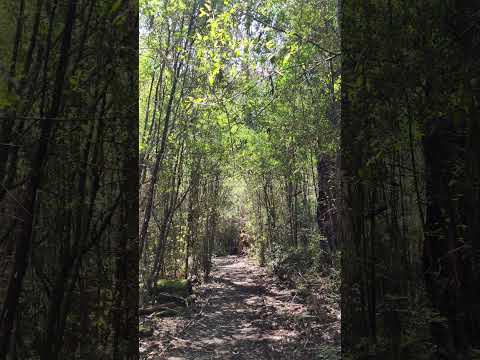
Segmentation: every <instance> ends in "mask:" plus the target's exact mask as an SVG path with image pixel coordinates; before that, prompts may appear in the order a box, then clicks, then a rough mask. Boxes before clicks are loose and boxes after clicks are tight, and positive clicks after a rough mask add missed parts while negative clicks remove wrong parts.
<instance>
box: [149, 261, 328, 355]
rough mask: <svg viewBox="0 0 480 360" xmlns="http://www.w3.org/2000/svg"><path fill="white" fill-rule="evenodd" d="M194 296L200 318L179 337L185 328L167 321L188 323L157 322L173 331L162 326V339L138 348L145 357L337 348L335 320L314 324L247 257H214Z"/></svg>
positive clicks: (309, 351) (319, 351) (286, 292)
mask: <svg viewBox="0 0 480 360" xmlns="http://www.w3.org/2000/svg"><path fill="white" fill-rule="evenodd" d="M199 294H200V297H201V299H202V300H203V301H206V300H207V299H208V303H206V304H204V307H203V309H202V313H201V314H200V316H196V315H195V314H192V315H191V317H192V319H191V320H190V322H191V326H189V327H188V329H187V330H185V331H183V332H181V333H180V334H178V335H175V333H177V331H178V330H179V329H181V327H182V326H184V324H180V325H179V324H178V323H177V324H172V323H175V322H178V321H180V322H183V323H185V322H186V321H188V319H160V320H158V321H159V324H157V326H158V327H162V325H165V326H166V328H168V327H169V326H170V328H171V329H172V331H170V332H168V331H167V332H166V333H165V327H164V328H163V332H161V331H160V332H157V333H156V335H154V337H158V336H163V338H164V339H156V341H155V340H153V341H152V339H149V340H148V342H147V341H146V343H145V344H142V345H141V346H144V348H143V349H142V348H141V351H142V350H143V351H142V353H143V354H144V357H143V358H144V359H166V360H191V359H192V360H193V359H195V360H197V359H198V360H203V359H225V360H229V359H231V360H237V359H238V360H240V359H258V360H263V359H335V358H336V357H332V356H329V357H325V355H321V354H322V352H323V353H325V352H326V351H332V349H333V350H334V349H336V348H335V344H334V340H333V339H334V338H337V340H338V334H332V332H333V333H335V332H338V326H336V325H338V324H335V319H333V320H332V321H331V322H329V323H327V324H319V323H318V319H316V318H315V317H313V316H308V309H307V308H306V306H305V305H303V304H300V303H297V302H295V297H294V296H293V295H292V291H291V290H289V289H285V288H282V287H281V285H280V284H277V283H276V282H275V281H274V280H273V278H272V277H271V276H269V275H268V274H267V272H266V270H265V269H264V268H261V267H259V266H256V265H255V264H254V263H253V261H251V260H249V259H247V258H243V257H235V256H229V257H223V258H217V259H215V261H214V271H213V273H212V279H211V281H210V282H209V283H208V284H204V285H203V286H202V287H201V288H200V289H199ZM197 315H198V314H197ZM162 323H164V324H162ZM332 324H333V325H332ZM172 325H173V326H172ZM157 334H158V335H157ZM160 334H161V335H160ZM337 347H338V346H337Z"/></svg>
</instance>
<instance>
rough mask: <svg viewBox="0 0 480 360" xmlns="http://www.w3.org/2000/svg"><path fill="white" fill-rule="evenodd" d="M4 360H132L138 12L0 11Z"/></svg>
mask: <svg viewBox="0 0 480 360" xmlns="http://www.w3.org/2000/svg"><path fill="white" fill-rule="evenodd" d="M0 34H1V38H0V224H1V226H0V359H43V360H54V359H137V358H138V319H137V307H138V239H137V237H138V2H137V1H136V0H102V1H97V0H31V1H27V0H4V1H2V5H1V6H0Z"/></svg>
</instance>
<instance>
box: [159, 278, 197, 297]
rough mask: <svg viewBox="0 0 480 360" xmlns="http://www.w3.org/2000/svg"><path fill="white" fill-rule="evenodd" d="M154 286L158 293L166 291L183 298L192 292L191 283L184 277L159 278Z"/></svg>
mask: <svg viewBox="0 0 480 360" xmlns="http://www.w3.org/2000/svg"><path fill="white" fill-rule="evenodd" d="M155 288H156V292H158V293H168V294H172V295H177V296H180V297H183V298H186V297H187V296H189V295H190V294H191V292H192V288H191V283H190V281H189V280H186V279H175V280H168V279H161V280H158V281H157V284H156V286H155Z"/></svg>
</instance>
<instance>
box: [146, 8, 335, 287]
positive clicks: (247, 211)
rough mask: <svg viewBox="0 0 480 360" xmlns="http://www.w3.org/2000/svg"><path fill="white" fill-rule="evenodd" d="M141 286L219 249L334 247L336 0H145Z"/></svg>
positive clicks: (268, 252) (198, 265) (203, 272)
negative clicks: (329, 0) (247, 0)
mask: <svg viewBox="0 0 480 360" xmlns="http://www.w3.org/2000/svg"><path fill="white" fill-rule="evenodd" d="M140 51H141V53H140V119H141V132H140V159H141V162H140V172H141V191H140V194H141V195H140V198H141V199H140V214H141V219H140V251H141V257H142V260H141V264H140V274H141V278H140V281H141V284H142V285H141V286H142V287H143V288H144V289H145V290H148V289H150V288H151V287H152V286H153V285H154V284H155V283H156V282H157V281H158V279H161V278H164V277H189V276H190V275H197V276H200V277H204V278H208V274H209V271H210V266H211V265H210V264H211V258H212V255H213V254H218V255H221V254H229V253H230V254H232V253H236V252H239V251H242V250H247V249H248V251H249V252H250V254H251V255H254V256H256V257H257V258H258V260H259V261H260V262H261V263H265V262H268V263H269V264H272V263H273V262H274V261H275V259H276V260H277V262H278V261H279V260H280V258H282V257H285V256H286V255H288V254H289V253H292V254H293V253H295V252H296V251H303V252H306V253H308V252H312V251H313V254H314V255H319V254H320V253H322V252H324V253H330V254H333V253H334V252H335V251H336V250H337V242H336V236H335V231H334V229H335V226H336V212H335V208H336V206H335V198H336V177H335V176H336V173H335V167H334V164H335V161H336V153H337V144H338V123H339V116H340V114H339V90H340V77H339V75H340V74H339V64H340V58H339V33H338V21H337V8H336V3H335V2H333V1H331V2H324V1H313V0H308V1H287V2H285V1H270V0H268V1H255V2H253V1H252V2H245V1H205V2H203V1H168V0H165V1H145V2H143V3H142V5H141V36H140Z"/></svg>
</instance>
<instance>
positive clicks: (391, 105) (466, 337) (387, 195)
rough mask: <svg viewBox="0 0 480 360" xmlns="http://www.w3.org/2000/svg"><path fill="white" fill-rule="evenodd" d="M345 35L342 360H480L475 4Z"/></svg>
mask: <svg viewBox="0 0 480 360" xmlns="http://www.w3.org/2000/svg"><path fill="white" fill-rule="evenodd" d="M341 23H342V60H343V63H342V124H341V128H342V136H341V143H342V144H341V147H342V150H341V168H340V171H341V177H342V179H341V180H342V196H341V215H340V222H341V225H340V236H339V239H340V240H339V241H340V243H341V244H342V353H343V359H432V360H433V359H461V360H467V359H479V358H480V256H479V254H480V215H479V214H480V186H479V184H480V146H479V144H480V142H479V140H480V124H479V121H480V117H479V101H480V93H479V90H480V86H479V84H480V82H479V81H480V66H479V65H480V64H479V55H480V51H479V50H480V48H479V43H480V3H479V2H478V1H471V0H458V1H439V0H431V1H423V0H421V1H395V0H388V1H369V0H362V1H353V0H343V1H342V22H341Z"/></svg>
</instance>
